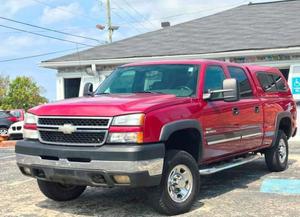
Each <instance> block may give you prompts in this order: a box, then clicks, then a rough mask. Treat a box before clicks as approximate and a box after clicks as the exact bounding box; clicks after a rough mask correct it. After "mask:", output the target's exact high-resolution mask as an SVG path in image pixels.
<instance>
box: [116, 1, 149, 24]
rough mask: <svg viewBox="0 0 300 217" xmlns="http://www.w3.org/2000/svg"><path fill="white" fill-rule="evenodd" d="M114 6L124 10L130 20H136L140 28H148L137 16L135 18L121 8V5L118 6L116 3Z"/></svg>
mask: <svg viewBox="0 0 300 217" xmlns="http://www.w3.org/2000/svg"><path fill="white" fill-rule="evenodd" d="M116 6H117V7H118V8H119V9H120V10H122V11H124V12H125V13H126V14H127V16H128V17H129V18H130V19H131V20H135V21H137V22H136V23H137V24H138V25H140V26H141V27H142V28H144V29H148V30H150V29H149V28H148V27H147V26H145V25H144V24H143V23H141V22H140V21H139V20H138V19H137V18H135V17H134V16H133V15H132V14H130V13H129V12H128V11H127V10H125V9H124V8H121V7H120V6H118V5H116Z"/></svg>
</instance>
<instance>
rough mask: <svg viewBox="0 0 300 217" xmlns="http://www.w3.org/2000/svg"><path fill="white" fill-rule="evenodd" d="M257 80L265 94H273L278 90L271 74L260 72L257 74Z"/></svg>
mask: <svg viewBox="0 0 300 217" xmlns="http://www.w3.org/2000/svg"><path fill="white" fill-rule="evenodd" d="M257 79H258V81H259V83H260V85H261V87H262V88H263V89H264V91H265V92H272V91H276V90H277V88H276V84H275V80H274V78H273V76H272V75H271V74H267V73H265V72H259V73H258V74H257Z"/></svg>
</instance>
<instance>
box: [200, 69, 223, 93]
mask: <svg viewBox="0 0 300 217" xmlns="http://www.w3.org/2000/svg"><path fill="white" fill-rule="evenodd" d="M225 78H226V77H225V73H224V70H223V68H222V67H221V66H216V65H213V66H207V68H206V71H205V79H204V90H203V91H204V93H208V90H220V89H223V81H224V80H225ZM220 98H222V94H221V93H220Z"/></svg>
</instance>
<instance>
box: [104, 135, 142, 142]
mask: <svg viewBox="0 0 300 217" xmlns="http://www.w3.org/2000/svg"><path fill="white" fill-rule="evenodd" d="M108 142H109V143H143V133H142V132H130V133H110V134H109V136H108Z"/></svg>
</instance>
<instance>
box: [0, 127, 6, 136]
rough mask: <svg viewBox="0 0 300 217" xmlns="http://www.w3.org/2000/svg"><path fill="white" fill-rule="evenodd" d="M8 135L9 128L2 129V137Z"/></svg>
mask: <svg viewBox="0 0 300 217" xmlns="http://www.w3.org/2000/svg"><path fill="white" fill-rule="evenodd" d="M6 135H8V128H7V127H0V136H6Z"/></svg>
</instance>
